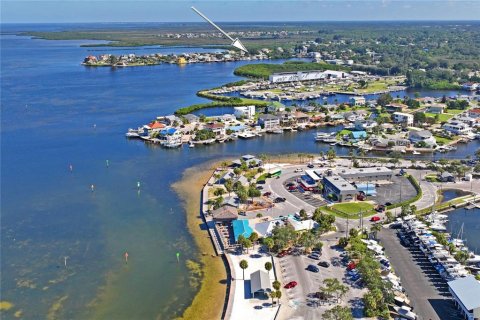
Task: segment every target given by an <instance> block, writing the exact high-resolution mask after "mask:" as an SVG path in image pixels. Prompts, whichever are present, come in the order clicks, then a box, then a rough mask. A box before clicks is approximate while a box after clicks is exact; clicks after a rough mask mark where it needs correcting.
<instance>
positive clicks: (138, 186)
mask: <svg viewBox="0 0 480 320" xmlns="http://www.w3.org/2000/svg"><path fill="white" fill-rule="evenodd" d="M137 188H138V189H140V181H137Z"/></svg>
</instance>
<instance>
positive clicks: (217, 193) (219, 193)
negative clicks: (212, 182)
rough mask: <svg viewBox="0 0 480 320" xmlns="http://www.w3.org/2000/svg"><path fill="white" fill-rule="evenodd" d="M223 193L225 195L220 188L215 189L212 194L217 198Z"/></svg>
mask: <svg viewBox="0 0 480 320" xmlns="http://www.w3.org/2000/svg"><path fill="white" fill-rule="evenodd" d="M224 193H225V190H224V189H222V188H217V189H215V191H213V194H214V195H215V196H217V197H218V196H221V195H223V194H224Z"/></svg>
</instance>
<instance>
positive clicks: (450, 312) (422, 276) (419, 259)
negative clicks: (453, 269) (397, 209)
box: [378, 229, 461, 320]
mask: <svg viewBox="0 0 480 320" xmlns="http://www.w3.org/2000/svg"><path fill="white" fill-rule="evenodd" d="M378 238H379V239H380V241H381V244H382V245H383V246H384V247H385V252H386V254H387V255H388V257H389V259H390V262H391V263H392V266H393V268H394V269H395V272H396V274H397V275H398V276H399V277H400V279H401V282H402V286H403V287H404V288H405V291H406V294H407V295H408V297H409V298H410V302H411V304H412V306H413V308H414V309H413V311H414V312H415V313H416V314H417V315H418V317H419V318H418V319H419V320H457V319H461V317H460V314H459V313H458V312H457V310H456V309H455V306H454V304H453V301H452V300H451V298H450V293H449V292H448V286H447V284H446V282H445V281H444V280H443V279H442V278H441V277H440V275H439V274H438V273H437V272H436V270H435V269H434V268H433V267H432V265H431V263H430V262H429V261H428V259H427V258H426V257H425V256H424V255H423V253H422V252H421V251H420V250H419V249H418V248H416V247H410V248H405V247H403V246H402V245H401V244H400V241H399V239H398V237H397V235H396V231H395V230H392V229H383V230H382V231H381V232H380V233H379V235H378Z"/></svg>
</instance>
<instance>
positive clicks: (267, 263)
mask: <svg viewBox="0 0 480 320" xmlns="http://www.w3.org/2000/svg"><path fill="white" fill-rule="evenodd" d="M272 268H273V265H272V263H271V262H270V261H267V262H265V270H267V271H268V276H269V277H270V270H272Z"/></svg>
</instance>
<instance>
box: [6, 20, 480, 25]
mask: <svg viewBox="0 0 480 320" xmlns="http://www.w3.org/2000/svg"><path fill="white" fill-rule="evenodd" d="M217 22H218V23H252V22H253V23H255V22H262V23H307V22H309V23H312V22H314V23H332V22H480V19H476V20H475V19H473V20H472V19H465V20H459V19H436V20H428V19H426V20H424V19H390V20H388V19H385V20H384V19H374V20H373V19H372V20H286V21H285V20H283V21H282V20H279V21H276V20H249V21H217ZM93 23H102V24H108V23H112V24H113V23H119V24H120V23H164V24H181V23H197V24H203V23H204V22H202V21H78V22H68V21H57V22H25V21H16V22H0V25H6V24H93Z"/></svg>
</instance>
